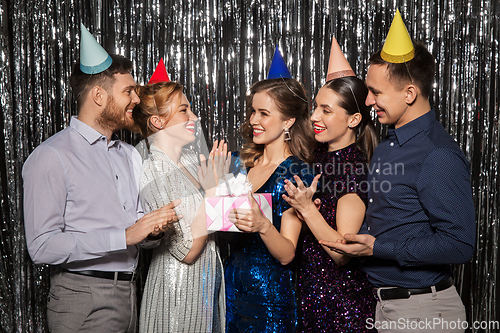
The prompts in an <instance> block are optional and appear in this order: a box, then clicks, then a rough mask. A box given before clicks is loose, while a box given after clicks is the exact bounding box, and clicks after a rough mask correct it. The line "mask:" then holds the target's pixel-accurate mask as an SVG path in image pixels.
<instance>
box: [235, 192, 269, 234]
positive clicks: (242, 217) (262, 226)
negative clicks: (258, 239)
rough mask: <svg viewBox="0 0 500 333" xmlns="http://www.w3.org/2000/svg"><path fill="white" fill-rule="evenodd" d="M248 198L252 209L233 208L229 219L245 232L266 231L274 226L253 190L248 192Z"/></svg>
mask: <svg viewBox="0 0 500 333" xmlns="http://www.w3.org/2000/svg"><path fill="white" fill-rule="evenodd" d="M247 199H248V201H249V203H250V205H251V206H250V209H247V208H236V209H231V210H230V212H229V215H228V217H229V221H230V222H232V223H233V224H234V225H235V226H236V227H237V228H238V229H240V230H241V231H243V232H259V233H265V232H266V231H267V230H268V229H269V228H270V227H271V226H272V222H271V221H269V219H267V218H266V217H265V216H264V214H263V213H262V211H261V210H260V206H259V204H258V203H257V201H256V200H255V198H254V197H253V196H252V193H251V192H248V194H247Z"/></svg>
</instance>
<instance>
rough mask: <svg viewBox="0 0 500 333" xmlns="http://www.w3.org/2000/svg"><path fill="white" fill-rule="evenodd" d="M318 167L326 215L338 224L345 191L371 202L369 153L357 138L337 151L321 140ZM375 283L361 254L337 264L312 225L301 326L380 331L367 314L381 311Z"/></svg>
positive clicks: (302, 281)
mask: <svg viewBox="0 0 500 333" xmlns="http://www.w3.org/2000/svg"><path fill="white" fill-rule="evenodd" d="M314 167H315V171H317V172H322V173H323V175H322V177H321V178H320V183H321V185H322V191H321V192H320V193H319V194H318V197H320V198H321V208H320V212H321V215H323V217H324V218H325V220H326V222H327V223H328V224H329V225H330V226H332V227H333V228H335V229H336V223H335V216H336V207H337V201H338V200H339V199H340V197H341V196H342V195H344V194H346V193H351V192H355V193H357V194H358V195H359V196H360V197H361V199H362V200H363V201H364V202H365V204H366V200H367V192H366V190H367V184H366V176H367V171H368V169H367V164H366V158H365V154H364V153H363V152H362V151H361V150H360V149H359V148H357V147H356V146H355V145H354V144H353V145H350V146H348V147H346V148H343V149H340V150H337V151H334V152H328V151H327V145H326V144H320V145H318V147H317V148H316V150H315V165H314ZM372 288H373V287H372V285H371V284H370V283H369V282H368V280H367V278H366V274H365V273H363V272H362V271H360V270H359V269H358V268H357V261H356V260H351V261H350V262H349V263H348V264H347V265H344V266H337V265H336V264H335V262H334V261H333V260H332V259H331V258H330V256H329V255H328V254H327V253H326V252H325V250H323V248H322V247H321V246H320V245H319V244H318V241H317V240H316V238H315V237H314V235H313V234H312V233H311V232H310V231H309V230H307V232H306V235H305V237H304V241H303V244H302V257H301V262H300V274H299V299H300V316H301V321H300V322H299V330H300V331H301V332H315V333H316V332H356V333H359V332H374V331H373V330H369V329H367V328H366V324H367V322H366V319H367V318H373V316H374V312H375V299H374V297H373V293H372Z"/></svg>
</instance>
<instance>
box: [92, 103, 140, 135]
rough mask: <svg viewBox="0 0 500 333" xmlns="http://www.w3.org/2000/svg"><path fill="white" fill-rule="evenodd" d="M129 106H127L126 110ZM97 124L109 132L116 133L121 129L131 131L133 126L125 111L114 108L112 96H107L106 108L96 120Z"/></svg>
mask: <svg viewBox="0 0 500 333" xmlns="http://www.w3.org/2000/svg"><path fill="white" fill-rule="evenodd" d="M129 106H130V104H129V105H127V108H128V107H129ZM97 123H98V124H99V125H100V126H101V127H102V128H105V129H108V130H110V131H111V132H116V131H118V130H121V129H131V128H132V127H133V126H134V122H133V121H132V120H129V119H127V113H126V111H125V110H119V109H118V107H117V106H116V103H115V99H114V97H113V96H108V100H107V102H106V107H105V108H104V110H103V111H102V112H101V114H100V115H99V117H98V118H97Z"/></svg>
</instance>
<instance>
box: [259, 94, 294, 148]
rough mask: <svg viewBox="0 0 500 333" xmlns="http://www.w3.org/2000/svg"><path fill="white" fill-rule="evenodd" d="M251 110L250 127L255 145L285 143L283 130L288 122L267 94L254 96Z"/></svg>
mask: <svg viewBox="0 0 500 333" xmlns="http://www.w3.org/2000/svg"><path fill="white" fill-rule="evenodd" d="M251 110H252V115H251V116H250V126H252V129H253V142H254V143H255V144H263V145H267V144H270V143H272V142H274V141H276V140H281V141H284V132H283V129H284V128H285V127H287V124H288V121H286V120H283V119H282V117H283V115H282V113H281V111H280V110H279V108H278V106H277V105H276V103H275V102H274V100H273V99H272V98H271V97H270V96H269V95H268V94H267V93H266V92H264V91H261V92H258V93H256V94H255V95H254V96H253V99H252V109H251Z"/></svg>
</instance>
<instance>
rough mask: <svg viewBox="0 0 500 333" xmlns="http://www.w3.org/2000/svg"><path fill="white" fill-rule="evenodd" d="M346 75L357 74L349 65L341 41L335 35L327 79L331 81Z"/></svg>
mask: <svg viewBox="0 0 500 333" xmlns="http://www.w3.org/2000/svg"><path fill="white" fill-rule="evenodd" d="M344 76H356V74H354V71H353V70H352V68H351V65H349V62H348V61H347V59H346V58H345V56H344V53H342V50H341V49H340V46H339V43H337V40H336V39H335V37H332V47H331V49H330V61H329V62H328V72H327V74H326V81H327V82H328V81H330V80H333V79H336V78H339V77H344Z"/></svg>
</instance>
